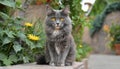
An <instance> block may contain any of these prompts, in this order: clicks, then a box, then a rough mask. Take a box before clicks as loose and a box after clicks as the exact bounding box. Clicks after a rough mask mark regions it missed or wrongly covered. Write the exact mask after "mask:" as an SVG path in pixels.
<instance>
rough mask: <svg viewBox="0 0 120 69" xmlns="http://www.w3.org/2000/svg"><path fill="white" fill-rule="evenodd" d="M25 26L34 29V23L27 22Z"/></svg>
mask: <svg viewBox="0 0 120 69" xmlns="http://www.w3.org/2000/svg"><path fill="white" fill-rule="evenodd" d="M25 26H27V27H32V26H33V24H32V23H29V22H26V23H25Z"/></svg>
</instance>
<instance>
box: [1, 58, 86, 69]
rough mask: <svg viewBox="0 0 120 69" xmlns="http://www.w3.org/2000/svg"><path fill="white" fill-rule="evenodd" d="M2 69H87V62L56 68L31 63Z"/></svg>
mask: <svg viewBox="0 0 120 69" xmlns="http://www.w3.org/2000/svg"><path fill="white" fill-rule="evenodd" d="M0 69H87V60H84V61H82V62H75V63H74V65H73V66H63V67H56V66H49V65H36V63H30V64H21V65H13V66H6V67H0Z"/></svg>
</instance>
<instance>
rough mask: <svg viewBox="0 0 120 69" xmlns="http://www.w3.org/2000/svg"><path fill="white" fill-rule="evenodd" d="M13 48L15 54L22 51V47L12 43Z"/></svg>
mask: <svg viewBox="0 0 120 69" xmlns="http://www.w3.org/2000/svg"><path fill="white" fill-rule="evenodd" d="M13 48H14V50H15V52H16V53H17V52H19V51H21V50H22V47H21V45H20V44H19V43H18V42H14V45H13Z"/></svg>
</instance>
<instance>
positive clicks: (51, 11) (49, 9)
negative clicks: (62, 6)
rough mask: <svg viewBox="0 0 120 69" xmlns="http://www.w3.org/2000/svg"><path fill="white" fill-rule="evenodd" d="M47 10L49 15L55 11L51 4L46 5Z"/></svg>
mask: <svg viewBox="0 0 120 69" xmlns="http://www.w3.org/2000/svg"><path fill="white" fill-rule="evenodd" d="M46 11H47V15H49V14H51V13H53V12H54V10H53V8H52V7H51V6H49V5H46Z"/></svg>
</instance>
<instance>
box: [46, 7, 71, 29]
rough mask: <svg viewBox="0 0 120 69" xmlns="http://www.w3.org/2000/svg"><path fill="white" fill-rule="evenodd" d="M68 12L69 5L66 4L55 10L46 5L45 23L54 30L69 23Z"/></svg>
mask: <svg viewBox="0 0 120 69" xmlns="http://www.w3.org/2000/svg"><path fill="white" fill-rule="evenodd" d="M69 13H70V11H69V6H66V7H65V8H64V9H61V10H55V9H53V8H51V7H50V6H47V18H46V25H47V26H49V27H51V28H53V29H56V30H59V29H62V28H64V27H65V26H69V25H71V19H70V17H69Z"/></svg>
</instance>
